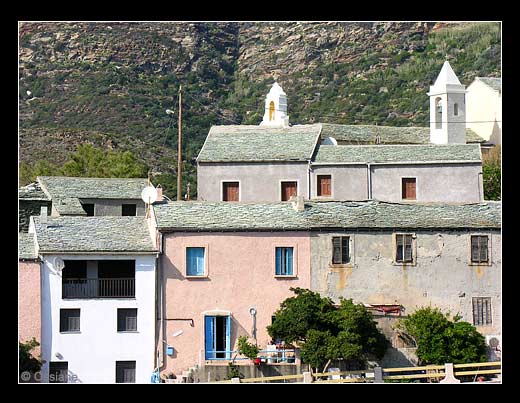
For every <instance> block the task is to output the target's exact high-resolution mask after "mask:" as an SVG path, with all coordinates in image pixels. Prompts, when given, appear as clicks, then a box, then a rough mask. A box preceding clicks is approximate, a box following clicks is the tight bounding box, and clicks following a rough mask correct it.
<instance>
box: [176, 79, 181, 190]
mask: <svg viewBox="0 0 520 403" xmlns="http://www.w3.org/2000/svg"><path fill="white" fill-rule="evenodd" d="M181 91H182V85H179V145H178V149H177V200H182V195H181V175H182V155H181V153H182V152H181V149H182V92H181Z"/></svg>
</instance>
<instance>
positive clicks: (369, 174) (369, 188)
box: [367, 162, 372, 200]
mask: <svg viewBox="0 0 520 403" xmlns="http://www.w3.org/2000/svg"><path fill="white" fill-rule="evenodd" d="M367 193H368V200H372V168H371V164H370V162H367Z"/></svg>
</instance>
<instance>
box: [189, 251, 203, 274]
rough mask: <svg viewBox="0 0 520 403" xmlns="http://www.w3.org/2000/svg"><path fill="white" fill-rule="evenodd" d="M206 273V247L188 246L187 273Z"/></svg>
mask: <svg viewBox="0 0 520 403" xmlns="http://www.w3.org/2000/svg"><path fill="white" fill-rule="evenodd" d="M204 274H205V248H201V247H197V248H192V247H188V248H186V275H187V276H204Z"/></svg>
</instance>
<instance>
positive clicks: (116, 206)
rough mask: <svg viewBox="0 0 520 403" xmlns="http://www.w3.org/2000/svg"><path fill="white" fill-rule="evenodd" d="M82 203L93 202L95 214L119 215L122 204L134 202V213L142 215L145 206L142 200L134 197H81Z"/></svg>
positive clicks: (144, 211) (144, 212)
mask: <svg viewBox="0 0 520 403" xmlns="http://www.w3.org/2000/svg"><path fill="white" fill-rule="evenodd" d="M81 202H82V203H94V204H95V206H94V215H95V216H120V215H121V211H122V205H123V204H136V205H137V207H136V215H138V216H144V215H145V214H146V207H145V204H144V202H143V201H142V200H136V199H81Z"/></svg>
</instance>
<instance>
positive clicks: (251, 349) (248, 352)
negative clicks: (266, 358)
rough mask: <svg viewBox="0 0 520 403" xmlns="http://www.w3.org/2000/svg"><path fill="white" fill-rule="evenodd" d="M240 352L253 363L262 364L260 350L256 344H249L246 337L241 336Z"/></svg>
mask: <svg viewBox="0 0 520 403" xmlns="http://www.w3.org/2000/svg"><path fill="white" fill-rule="evenodd" d="M238 351H239V352H240V354H242V355H243V356H245V357H247V358H249V359H250V360H251V361H253V364H255V365H259V364H260V362H261V360H260V358H259V357H257V356H258V352H259V351H260V349H259V348H258V346H257V345H256V344H252V343H249V342H248V341H247V337H246V336H240V337H239V338H238Z"/></svg>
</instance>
